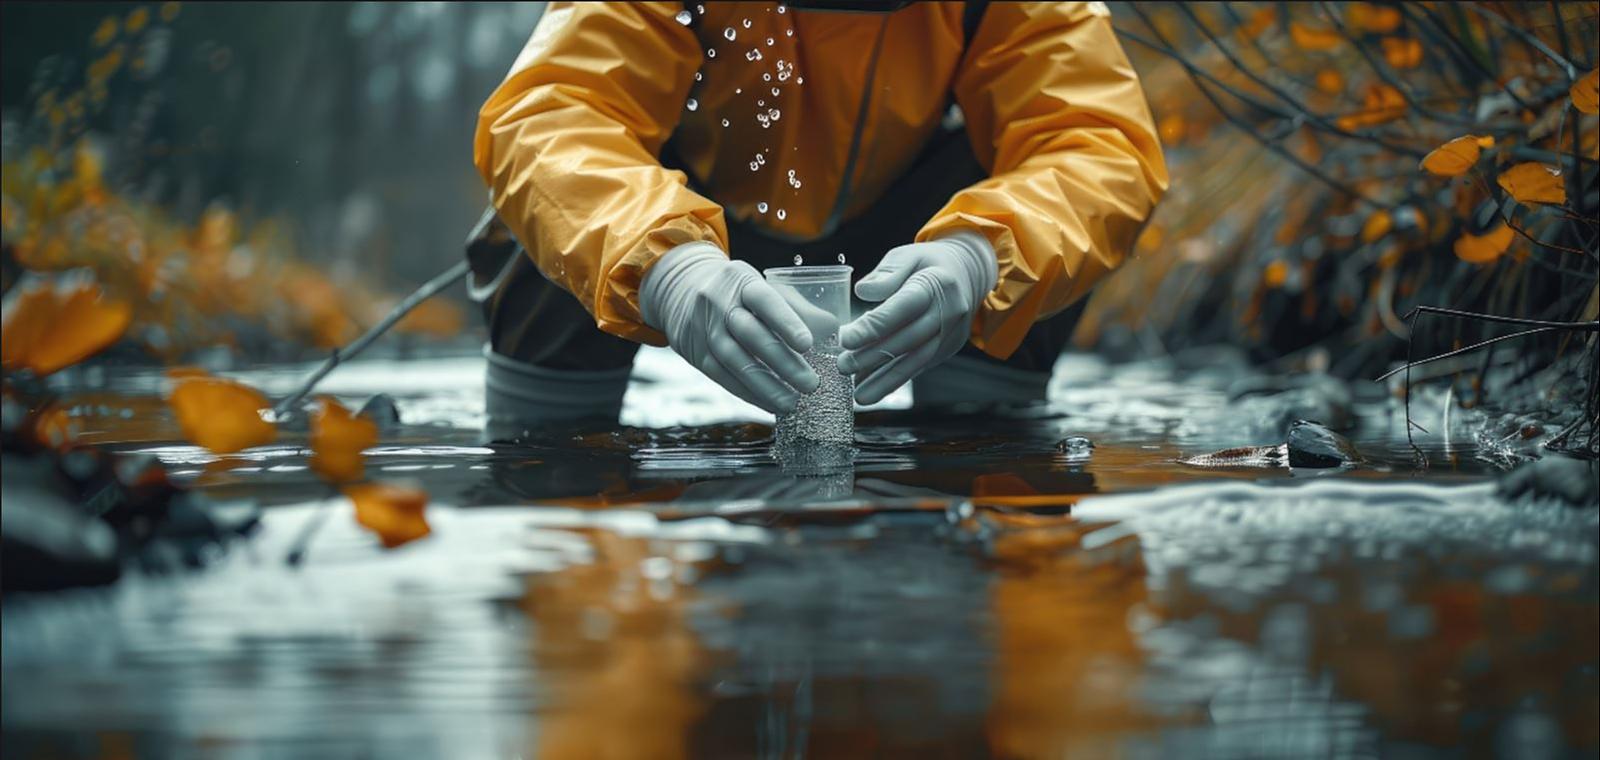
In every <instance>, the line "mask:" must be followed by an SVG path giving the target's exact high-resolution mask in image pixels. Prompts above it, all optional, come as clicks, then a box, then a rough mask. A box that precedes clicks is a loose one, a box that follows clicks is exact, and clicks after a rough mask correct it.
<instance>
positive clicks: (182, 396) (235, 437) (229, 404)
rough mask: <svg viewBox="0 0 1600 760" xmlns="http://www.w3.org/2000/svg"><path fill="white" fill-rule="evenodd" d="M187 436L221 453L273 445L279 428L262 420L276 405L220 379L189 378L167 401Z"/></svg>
mask: <svg viewBox="0 0 1600 760" xmlns="http://www.w3.org/2000/svg"><path fill="white" fill-rule="evenodd" d="M167 403H168V405H170V406H171V407H172V413H173V414H174V415H176V416H177V418H178V426H179V427H181V428H182V429H183V435H184V437H185V438H188V439H189V440H190V441H192V442H194V443H195V444H197V445H200V446H204V447H205V448H207V449H210V450H211V451H212V452H214V453H217V454H232V453H233V452H235V451H241V450H243V449H247V448H250V447H251V446H261V445H264V444H268V443H272V442H273V441H274V440H277V438H278V429H277V428H276V427H274V426H273V425H272V423H270V422H267V421H266V420H265V419H262V417H261V412H262V411H263V410H265V409H268V408H270V407H271V406H272V405H271V404H270V403H269V402H268V401H267V397H266V396H263V395H261V392H260V391H257V390H256V389H254V388H251V387H250V386H248V385H244V384H243V383H236V382H234V381H232V380H224V379H222V378H220V377H196V376H192V375H191V376H185V377H183V378H181V379H179V380H178V384H177V387H175V388H173V389H172V395H171V396H170V397H169V398H168V399H167Z"/></svg>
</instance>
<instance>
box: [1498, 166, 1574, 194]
mask: <svg viewBox="0 0 1600 760" xmlns="http://www.w3.org/2000/svg"><path fill="white" fill-rule="evenodd" d="M1500 188H1501V189H1503V190H1505V191H1506V192H1507V193H1510V194H1511V197H1513V198H1516V199H1517V202H1518V203H1554V204H1557V205H1560V204H1562V203H1566V202H1567V186H1566V183H1565V182H1563V181H1562V179H1561V172H1560V170H1557V169H1552V168H1550V167H1548V166H1545V165H1544V164H1541V163H1538V162H1536V161H1529V162H1528V163H1525V164H1517V165H1516V166H1513V167H1511V168H1510V169H1507V170H1505V171H1504V172H1501V173H1500Z"/></svg>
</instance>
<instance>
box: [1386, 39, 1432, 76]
mask: <svg viewBox="0 0 1600 760" xmlns="http://www.w3.org/2000/svg"><path fill="white" fill-rule="evenodd" d="M1383 59H1384V60H1385V61H1388V62H1389V65H1390V66H1393V67H1395V68H1397V69H1414V68H1416V67H1418V66H1420V65H1422V41H1421V40H1418V39H1417V38H1415V37H1385V38H1383Z"/></svg>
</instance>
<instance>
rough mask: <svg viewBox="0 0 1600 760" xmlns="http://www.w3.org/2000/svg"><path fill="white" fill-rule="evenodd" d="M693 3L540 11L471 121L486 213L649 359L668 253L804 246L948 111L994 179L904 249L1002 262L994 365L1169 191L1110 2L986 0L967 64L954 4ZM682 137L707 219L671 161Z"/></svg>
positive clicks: (869, 195) (866, 194) (1069, 296)
mask: <svg viewBox="0 0 1600 760" xmlns="http://www.w3.org/2000/svg"><path fill="white" fill-rule="evenodd" d="M689 5H690V6H692V5H693V4H692V3H691V4H689ZM701 7H703V8H704V10H703V12H702V13H699V14H698V16H699V17H698V18H697V19H693V21H694V24H693V26H692V27H691V26H690V25H688V24H685V23H682V21H684V20H690V19H692V18H693V17H692V16H689V15H682V14H685V13H686V12H692V11H686V6H685V4H679V3H551V4H550V6H549V8H548V10H546V11H545V14H544V17H543V19H542V20H541V21H540V22H539V24H538V27H537V28H536V29H535V30H534V32H533V36H532V38H531V39H529V40H528V44H527V46H526V47H525V48H524V49H523V51H522V54H521V55H520V56H518V58H517V61H516V63H515V64H514V65H513V66H512V69H511V73H510V75H509V76H508V77H507V78H506V80H505V82H504V83H502V84H501V85H500V87H499V88H497V89H496V90H495V92H494V94H493V95H491V96H490V97H489V100H488V102H487V103H485V104H484V106H483V109H482V111H481V112H480V113H479V116H478V127H477V133H476V137H475V139H474V143H473V160H474V163H476V165H477V167H478V171H479V172H480V173H481V174H482V175H483V179H484V181H485V182H486V183H488V185H489V187H490V188H491V190H492V195H493V200H494V205H495V207H496V209H497V210H498V213H499V216H500V218H501V219H502V220H503V221H504V222H505V223H506V224H507V225H508V226H509V227H510V228H511V230H512V231H513V232H514V233H516V235H517V237H518V239H519V240H521V241H522V243H523V245H524V246H526V247H527V249H528V251H529V254H530V255H531V256H533V259H534V262H535V263H536V264H537V266H538V268H539V270H540V271H541V272H542V273H544V275H545V276H546V277H548V278H550V279H551V280H552V281H554V282H556V283H558V284H560V285H561V286H562V287H564V288H566V289H567V290H569V291H571V292H572V293H573V295H575V296H577V297H578V299H579V300H580V301H581V302H582V303H583V305H584V307H585V308H587V309H588V310H589V312H590V313H592V314H593V315H594V317H595V322H596V324H597V325H598V326H599V327H600V329H602V330H604V331H606V332H609V333H612V334H615V335H620V336H622V337H625V338H630V339H633V340H637V341H641V342H646V343H652V344H657V345H660V344H663V343H664V342H665V341H664V338H663V336H662V335H661V334H660V333H659V332H657V331H655V330H653V329H651V328H650V327H648V326H646V325H645V324H644V322H643V321H642V320H641V318H640V315H639V304H638V292H639V283H640V280H641V279H642V278H643V276H644V273H645V271H646V270H648V269H649V267H650V265H651V264H652V263H653V262H654V261H655V260H656V259H657V258H658V257H659V256H661V255H662V254H663V253H665V252H666V251H668V250H670V249H671V248H673V247H674V246H677V245H679V244H681V243H687V242H691V241H708V242H712V243H715V244H716V245H718V246H719V247H721V248H722V249H723V250H725V251H726V250H728V233H727V229H726V225H725V222H724V217H723V215H724V214H725V213H728V214H732V215H734V217H735V218H738V219H741V220H748V221H751V222H753V223H755V224H757V225H759V226H762V227H763V228H765V229H767V230H769V231H771V232H772V233H773V234H774V235H777V236H779V237H780V238H781V237H783V236H787V237H789V238H792V239H797V240H804V239H813V238H816V237H819V236H821V235H823V234H826V233H827V232H829V231H831V229H832V227H834V226H836V225H837V224H838V222H839V221H840V220H841V219H848V218H851V217H853V216H855V215H857V214H859V213H861V212H863V211H865V210H866V209H868V208H869V207H871V206H872V204H873V203H874V201H876V200H877V199H878V197H879V194H880V193H882V192H883V190H884V188H885V187H887V186H888V185H889V183H890V182H892V181H893V180H894V179H895V178H896V177H897V176H898V175H899V174H900V173H901V172H902V171H903V170H904V169H905V168H906V167H907V165H908V164H909V163H910V162H911V161H912V160H913V158H914V157H915V156H916V155H917V153H918V152H919V150H920V149H921V148H922V146H923V144H924V143H925V141H926V140H927V138H928V137H929V135H930V134H931V133H932V132H933V130H934V129H935V128H936V127H937V126H938V124H939V122H940V119H941V118H942V117H943V116H944V114H945V112H946V110H947V106H948V104H949V98H950V96H951V94H952V93H953V95H954V97H955V102H956V103H957V104H959V105H960V107H961V109H962V112H963V113H964V115H965V119H966V129H967V133H968V136H969V137H970V139H971V140H972V145H973V148H974V150H975V152H976V154H977V156H978V160H979V161H980V162H982V163H983V165H984V166H985V167H986V168H987V169H989V172H990V179H987V180H985V181H983V182H980V183H978V184H976V185H973V186H972V187H970V188H967V189H966V190H963V191H961V192H960V193H957V194H956V195H955V197H953V198H951V199H950V201H949V203H947V204H946V205H945V207H944V208H943V209H942V210H941V211H940V212H939V213H938V214H937V215H935V216H934V218H933V219H930V220H928V222H927V224H926V225H924V226H923V228H922V230H921V231H920V232H919V233H918V234H917V240H918V241H922V240H927V239H930V238H933V237H935V236H938V235H940V234H943V233H947V232H950V231H953V230H957V229H970V230H976V231H978V232H979V233H981V234H983V235H984V236H985V237H987V238H988V239H989V241H990V243H992V244H993V245H994V249H995V251H996V253H997V254H998V258H999V265H1000V278H999V284H998V286H997V287H996V288H995V289H994V291H993V292H991V293H989V295H988V297H987V298H986V299H985V300H984V303H983V306H982V308H981V310H980V312H979V314H978V315H977V317H976V319H975V320H974V322H973V335H972V340H973V342H974V343H975V344H976V345H977V346H978V347H979V348H980V349H982V350H983V351H984V352H986V353H988V354H990V355H992V356H996V357H1000V358H1004V357H1007V356H1009V355H1010V354H1011V352H1012V351H1014V350H1015V349H1016V347H1017V345H1018V344H1019V343H1020V342H1021V340H1022V338H1023V336H1024V335H1025V334H1026V333H1027V331H1028V328H1029V327H1030V326H1031V325H1032V324H1033V323H1034V322H1035V321H1036V320H1038V319H1041V318H1043V317H1047V316H1050V315H1051V314H1053V313H1055V312H1057V311H1059V310H1061V309H1063V308H1065V307H1066V306H1068V305H1070V304H1071V303H1072V302H1073V301H1075V300H1076V299H1078V298H1079V297H1081V296H1083V295H1084V294H1085V293H1086V292H1087V291H1088V290H1089V288H1090V287H1091V286H1092V285H1093V284H1094V283H1095V282H1096V281H1097V280H1099V279H1100V278H1101V277H1102V276H1104V275H1105V273H1106V272H1108V271H1109V270H1111V269H1113V268H1114V267H1116V266H1117V265H1118V264H1119V263H1121V260H1122V257H1123V255H1124V252H1125V251H1127V250H1128V248H1129V246H1130V245H1131V243H1132V241H1133V238H1134V236H1135V235H1136V234H1137V231H1138V229H1139V226H1140V224H1141V223H1142V222H1143V221H1144V219H1145V218H1146V217H1147V216H1148V215H1149V213H1150V211H1151V208H1152V207H1153V206H1154V205H1155V202H1156V200H1157V199H1158V198H1159V197H1160V196H1161V194H1162V192H1163V191H1164V190H1165V189H1166V186H1167V173H1166V165H1165V163H1164V161H1163V159H1162V155H1161V146H1160V144H1159V142H1158V140H1157V138H1156V131H1155V126H1154V124H1153V123H1152V120H1151V117H1150V111H1149V108H1148V106H1147V105H1146V103H1145V97H1144V92H1143V90H1142V89H1141V88H1140V86H1139V80H1138V77H1137V76H1136V75H1135V73H1134V71H1133V68H1132V67H1131V66H1129V64H1128V61H1127V58H1126V57H1125V56H1124V55H1123V52H1122V48H1121V47H1120V46H1119V44H1118V43H1117V39H1116V36H1115V34H1114V33H1113V31H1112V27H1111V19H1110V17H1109V14H1108V12H1107V11H1106V9H1105V6H1104V5H1102V4H1101V3H1004V2H996V3H991V4H990V5H989V6H988V8H987V10H986V12H985V15H984V17H983V21H982V23H981V24H980V25H979V26H978V28H977V30H976V33H975V34H974V36H973V38H972V40H971V42H970V44H968V45H966V49H965V51H963V39H962V37H963V30H962V4H961V3H915V4H912V5H910V6H908V7H905V8H902V9H900V10H898V11H895V12H893V13H842V12H833V11H819V10H801V9H795V8H783V7H781V6H772V5H765V4H756V3H734V2H707V3H704V4H703V6H701ZM724 125H726V126H724ZM674 135H676V137H677V139H676V141H675V143H674V144H675V146H676V147H677V149H678V152H679V154H680V155H681V156H682V159H683V161H684V163H685V165H686V167H687V169H688V170H689V172H690V173H691V174H693V178H694V183H695V185H696V186H697V187H700V188H703V189H705V191H706V192H707V193H709V194H710V195H712V196H714V197H715V200H713V199H711V198H707V197H705V196H704V195H701V194H700V193H697V192H695V191H693V190H691V189H690V188H689V185H688V177H686V176H685V174H684V173H683V172H680V171H673V170H668V169H665V168H663V167H662V166H661V163H660V161H659V160H658V158H657V157H658V155H659V153H660V150H661V147H662V145H663V143H665V142H666V141H667V139H668V138H669V137H673V136H674ZM758 155H759V158H758ZM752 167H754V168H752ZM847 171H848V174H849V176H846V172H847ZM762 204H764V206H763V205H762ZM763 207H764V208H765V211H764V212H763V211H762V208H763ZM907 242H911V241H907ZM732 253H733V254H734V255H735V256H737V255H738V252H737V251H733V252H732ZM875 253H881V252H875Z"/></svg>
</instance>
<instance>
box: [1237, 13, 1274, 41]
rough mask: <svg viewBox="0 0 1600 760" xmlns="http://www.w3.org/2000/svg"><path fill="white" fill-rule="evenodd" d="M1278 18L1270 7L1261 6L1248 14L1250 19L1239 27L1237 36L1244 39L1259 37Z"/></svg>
mask: <svg viewBox="0 0 1600 760" xmlns="http://www.w3.org/2000/svg"><path fill="white" fill-rule="evenodd" d="M1277 20H1278V14H1277V12H1276V11H1274V10H1273V9H1272V8H1262V9H1260V10H1258V11H1256V12H1255V13H1252V14H1250V20H1249V21H1247V22H1245V23H1244V24H1243V25H1241V26H1240V27H1239V30H1238V31H1239V36H1241V37H1244V38H1246V39H1255V38H1256V37H1260V36H1261V33H1262V32H1265V31H1267V28H1268V27H1270V26H1272V22H1274V21H1277Z"/></svg>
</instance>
